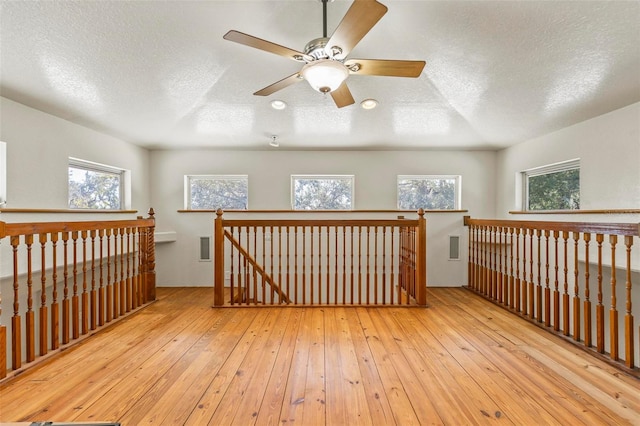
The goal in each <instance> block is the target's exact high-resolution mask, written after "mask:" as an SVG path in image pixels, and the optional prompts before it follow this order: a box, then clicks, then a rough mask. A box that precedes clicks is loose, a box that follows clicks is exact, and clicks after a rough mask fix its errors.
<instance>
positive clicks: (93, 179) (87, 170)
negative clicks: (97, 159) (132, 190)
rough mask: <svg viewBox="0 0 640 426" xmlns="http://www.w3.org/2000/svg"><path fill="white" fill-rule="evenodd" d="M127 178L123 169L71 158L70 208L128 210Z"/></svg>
mask: <svg viewBox="0 0 640 426" xmlns="http://www.w3.org/2000/svg"><path fill="white" fill-rule="evenodd" d="M125 174H126V170H123V169H119V168H116V167H112V166H106V165H104V164H98V163H92V162H89V161H85V160H79V159H77V158H69V208H70V209H104V210H119V209H123V208H126V205H127V204H128V203H127V202H125Z"/></svg>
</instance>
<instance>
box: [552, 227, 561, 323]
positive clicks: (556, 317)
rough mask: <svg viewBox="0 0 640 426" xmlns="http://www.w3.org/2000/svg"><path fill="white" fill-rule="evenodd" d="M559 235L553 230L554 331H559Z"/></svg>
mask: <svg viewBox="0 0 640 426" xmlns="http://www.w3.org/2000/svg"><path fill="white" fill-rule="evenodd" d="M559 237H560V232H559V231H553V244H554V253H555V254H554V256H555V260H554V269H555V279H554V290H553V329H554V330H555V331H560V291H559V285H560V283H559V281H558V271H559V269H560V264H559V262H558V256H559V253H558V238H559Z"/></svg>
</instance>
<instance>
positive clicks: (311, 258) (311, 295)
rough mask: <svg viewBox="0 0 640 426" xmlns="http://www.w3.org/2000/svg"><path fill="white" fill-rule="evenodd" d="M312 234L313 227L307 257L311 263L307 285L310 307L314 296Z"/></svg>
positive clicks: (312, 231) (313, 231) (312, 232)
mask: <svg viewBox="0 0 640 426" xmlns="http://www.w3.org/2000/svg"><path fill="white" fill-rule="evenodd" d="M314 233H315V227H314V226H311V242H310V244H309V251H310V252H311V254H310V256H309V260H310V261H311V266H310V268H311V271H310V275H311V278H310V283H309V291H310V294H309V296H310V299H311V300H310V303H311V304H312V305H313V296H314V295H315V294H314V291H313V290H314V286H313V285H314V283H315V280H314V273H313V272H314V264H313V258H314V257H315V256H314V250H313V247H314V244H313V243H314V238H313V237H314Z"/></svg>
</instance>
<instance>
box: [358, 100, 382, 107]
mask: <svg viewBox="0 0 640 426" xmlns="http://www.w3.org/2000/svg"><path fill="white" fill-rule="evenodd" d="M360 105H362V108H364V109H374V108H375V107H377V106H378V101H376V100H375V99H365V100H364V101H362V102H360Z"/></svg>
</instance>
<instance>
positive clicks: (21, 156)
mask: <svg viewBox="0 0 640 426" xmlns="http://www.w3.org/2000/svg"><path fill="white" fill-rule="evenodd" d="M0 141H3V142H6V144H7V205H6V207H8V208H34V209H35V208H48V209H65V208H67V207H68V198H67V197H68V195H67V185H68V183H67V180H68V175H67V174H68V165H69V157H76V158H81V159H83V160H88V161H93V162H96V163H102V164H107V165H110V166H114V167H119V168H123V169H127V170H130V171H131V181H132V184H131V186H132V187H131V200H132V206H131V207H132V209H135V210H139V212H140V214H146V212H147V210H148V208H149V200H150V197H149V152H148V151H147V150H146V149H143V148H140V147H138V146H135V145H132V144H130V143H127V142H124V141H122V140H119V139H116V138H114V137H111V136H108V135H105V134H103V133H99V132H96V131H94V130H90V129H88V128H86V127H82V126H79V125H77V124H73V123H71V122H69V121H66V120H63V119H61V118H58V117H54V116H52V115H49V114H46V113H43V112H41V111H38V110H35V109H33V108H29V107H27V106H24V105H22V104H19V103H16V102H13V101H11V100H9V99H6V98H0ZM6 216H7V215H6V214H3V220H5V221H6V220H9V219H8V218H7V217H6ZM29 217H30V218H31V217H33V216H29ZM74 217H75V218H76V219H74V220H80V219H78V216H77V215H76V216H74ZM92 217H93V218H95V219H98V218H97V217H96V216H95V215H94V216H92ZM111 218H113V216H111ZM11 220H14V217H13V216H12V217H11ZM28 220H31V219H28ZM47 220H51V219H47ZM56 220H58V219H56Z"/></svg>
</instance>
